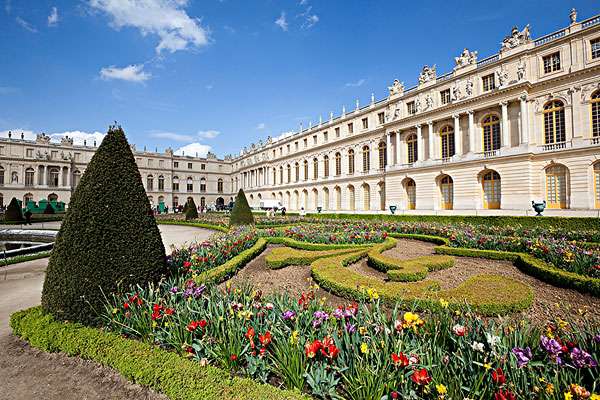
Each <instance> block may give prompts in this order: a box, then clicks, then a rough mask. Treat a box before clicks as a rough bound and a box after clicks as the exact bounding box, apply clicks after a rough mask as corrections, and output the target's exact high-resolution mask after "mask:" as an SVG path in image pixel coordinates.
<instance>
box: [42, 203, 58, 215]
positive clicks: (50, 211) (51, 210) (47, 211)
mask: <svg viewBox="0 0 600 400" xmlns="http://www.w3.org/2000/svg"><path fill="white" fill-rule="evenodd" d="M55 213H56V211H54V207H52V204H50V203H46V208H45V209H44V214H55Z"/></svg>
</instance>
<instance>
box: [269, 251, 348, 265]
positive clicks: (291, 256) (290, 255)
mask: <svg viewBox="0 0 600 400" xmlns="http://www.w3.org/2000/svg"><path fill="white" fill-rule="evenodd" d="M355 251H356V249H353V248H350V249H334V250H314V251H311V250H298V249H292V248H289V247H276V248H274V249H273V250H271V252H270V253H269V254H267V256H266V257H265V261H266V263H267V266H268V267H269V268H271V269H279V268H283V267H286V266H288V265H309V264H310V263H312V262H313V261H315V260H318V259H319V258H326V257H333V256H337V255H340V254H347V253H352V252H355Z"/></svg>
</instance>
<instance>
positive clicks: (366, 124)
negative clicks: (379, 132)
mask: <svg viewBox="0 0 600 400" xmlns="http://www.w3.org/2000/svg"><path fill="white" fill-rule="evenodd" d="M362 127H363V129H369V119H368V118H363V119H362Z"/></svg>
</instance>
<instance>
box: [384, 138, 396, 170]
mask: <svg viewBox="0 0 600 400" xmlns="http://www.w3.org/2000/svg"><path fill="white" fill-rule="evenodd" d="M385 136H386V139H387V143H386V146H387V147H386V148H385V150H386V152H387V154H386V157H387V165H393V164H394V156H393V154H394V153H393V152H392V133H391V132H388V133H387V134H386V135H385Z"/></svg>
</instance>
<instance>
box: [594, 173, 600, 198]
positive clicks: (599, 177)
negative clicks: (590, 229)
mask: <svg viewBox="0 0 600 400" xmlns="http://www.w3.org/2000/svg"><path fill="white" fill-rule="evenodd" d="M594 193H595V194H594V198H595V206H596V208H600V163H596V164H594Z"/></svg>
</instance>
